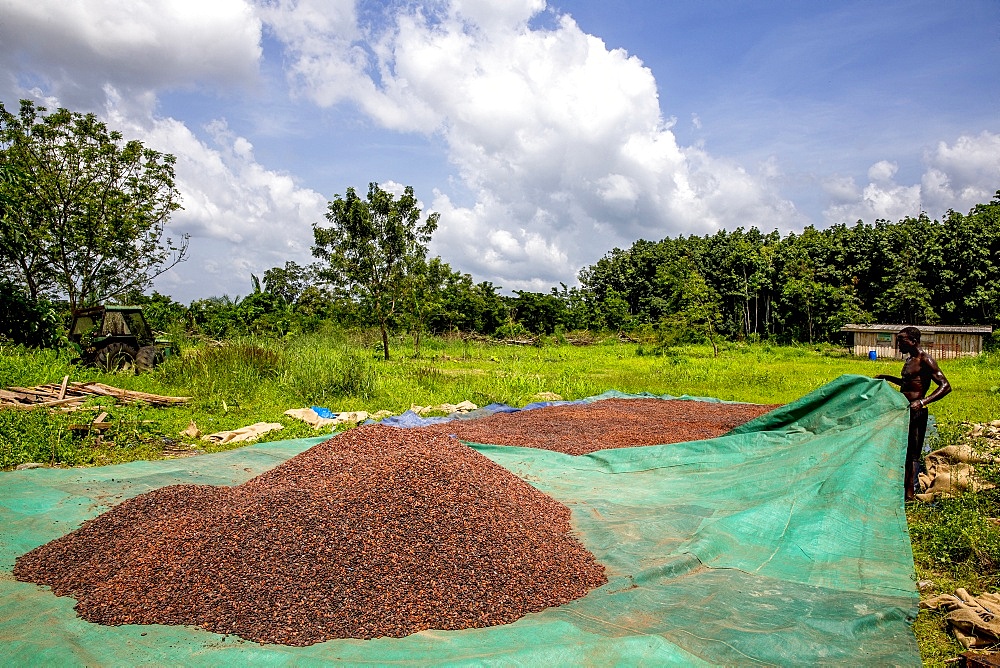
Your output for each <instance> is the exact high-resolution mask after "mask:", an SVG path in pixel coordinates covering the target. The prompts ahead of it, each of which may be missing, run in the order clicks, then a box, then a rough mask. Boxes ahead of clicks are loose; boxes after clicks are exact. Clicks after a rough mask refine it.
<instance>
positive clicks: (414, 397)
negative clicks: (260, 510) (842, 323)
mask: <svg viewBox="0 0 1000 668" xmlns="http://www.w3.org/2000/svg"><path fill="white" fill-rule="evenodd" d="M393 343H394V347H393V350H392V357H393V359H391V360H389V361H388V362H386V361H383V360H382V359H381V350H380V343H379V342H378V340H377V339H376V337H375V336H372V335H368V334H365V333H357V334H350V335H349V334H344V333H339V332H331V333H326V334H316V335H310V336H303V337H298V338H291V339H285V340H280V341H277V340H267V339H240V340H234V341H229V342H226V343H225V344H224V345H221V346H208V345H195V346H190V345H189V346H187V348H186V350H185V352H184V354H183V355H182V356H181V357H180V358H175V359H171V360H168V361H167V363H165V364H163V365H162V366H161V367H159V368H157V369H155V370H154V371H153V372H150V373H147V374H143V375H139V376H136V375H133V374H131V373H129V372H122V373H118V374H106V373H101V372H98V371H96V370H93V369H81V368H77V367H74V366H73V365H71V364H70V355H69V353H67V352H65V351H62V352H57V351H29V350H25V349H22V348H19V347H13V346H9V345H3V344H0V387H10V386H22V387H23V386H33V385H40V384H44V383H59V382H60V381H61V380H62V378H63V377H64V376H67V375H68V376H70V379H71V380H73V381H89V380H98V381H100V382H103V383H106V384H108V385H113V386H115V387H120V388H124V389H132V390H139V391H142V392H149V393H154V394H165V395H173V396H186V397H190V401H189V402H188V403H186V404H184V405H181V406H176V407H170V408H152V407H149V406H142V405H139V406H123V405H118V404H117V403H115V402H114V401H111V400H108V399H101V400H98V399H93V400H90V401H88V405H87V406H86V407H85V409H83V410H81V411H76V412H72V413H62V412H47V411H44V410H30V411H29V410H10V409H8V410H0V469H10V468H13V467H15V466H17V465H18V464H21V463H24V462H40V463H46V464H57V465H72V466H88V465H104V464H112V463H119V462H125V461H131V460H135V459H155V458H160V457H162V456H164V447H165V446H170V447H176V446H177V445H179V444H184V443H187V444H189V445H190V446H191V447H198V448H199V449H200V450H201V451H205V452H211V451H214V450H217V449H222V448H229V447H238V445H235V446H234V445H229V446H212V445H208V444H206V443H204V442H202V441H194V440H191V439H185V438H183V437H181V436H179V432H180V431H181V430H183V429H184V428H185V427H187V425H188V424H189V422H191V421H194V422H195V423H196V424H197V425H198V427H199V428H200V429H201V430H202V431H203V432H205V433H209V432H214V431H220V430H225V429H235V428H238V427H242V426H245V425H248V424H251V423H254V422H260V421H266V422H281V423H282V424H283V425H284V429H283V430H281V431H278V432H272V433H270V434H268V435H266V436H265V437H264V440H278V439H286V438H296V437H301V436H307V435H313V432H312V430H311V429H310V428H309V427H308V426H306V425H305V424H304V423H301V422H298V421H296V420H293V419H291V418H288V417H285V416H283V415H282V413H283V412H284V411H285V410H287V409H290V408H301V407H306V406H313V405H317V406H324V407H327V408H329V409H331V410H333V411H334V412H341V411H354V410H365V411H369V412H375V411H378V410H389V411H392V412H393V413H401V412H403V411H404V410H406V409H408V408H409V407H410V406H411V405H413V404H417V405H422V406H429V405H437V404H441V403H458V402H460V401H463V400H469V401H472V402H473V403H475V404H477V405H480V406H482V405H486V404H489V403H492V402H503V403H508V404H511V405H514V406H523V405H524V404H526V403H528V402H530V401H532V400H534V399H535V398H536V395H538V394H540V393H556V394H558V395H560V396H561V397H562V398H564V399H579V398H583V397H587V396H592V395H596V394H600V393H601V392H604V391H605V390H609V389H614V390H619V391H622V392H629V393H639V392H650V393H653V394H657V395H662V394H669V395H674V396H681V395H690V396H704V397H716V398H719V399H724V400H730V401H744V402H752V403H764V404H778V403H787V402H790V401H793V400H795V399H797V398H799V397H801V396H802V395H804V394H806V393H808V392H810V391H812V390H814V389H816V388H818V387H820V386H822V385H824V384H826V383H828V382H829V381H831V380H833V379H834V378H836V377H838V376H840V375H842V374H862V375H868V376H874V375H876V374H880V373H890V374H893V375H898V374H899V371H900V368H901V365H902V362H901V360H878V361H875V362H872V361H870V360H868V359H859V358H856V357H852V356H850V355H848V354H847V353H846V352H845V351H843V350H841V349H838V348H834V347H805V346H802V347H778V346H770V345H767V344H754V345H749V344H746V345H743V344H729V345H725V346H723V348H722V349H721V350H720V354H719V356H718V357H714V356H713V355H712V350H711V348H710V347H709V346H707V345H706V346H687V347H680V348H674V349H670V350H666V351H651V350H650V349H649V348H648V346H643V345H640V344H633V343H621V342H619V341H618V340H617V339H609V340H608V341H605V342H602V341H597V342H595V343H594V344H593V345H589V346H579V347H578V346H573V345H569V344H566V343H560V342H559V340H558V339H556V338H553V339H551V340H550V341H548V342H547V343H545V344H543V345H540V346H510V345H501V344H489V343H482V342H476V341H468V340H462V339H460V338H457V337H456V338H451V339H438V338H431V339H425V340H424V342H423V344H422V349H421V354H420V355H419V356H415V355H414V351H413V348H412V345H411V342H410V340H409V339H398V338H397V339H395V340H394V342H393ZM998 362H1000V357H998V356H997V355H996V354H988V355H983V356H980V357H977V358H966V359H961V360H946V361H942V362H941V367H942V370H943V371H944V373H945V374H946V375H947V376H948V379H949V380H950V382H951V384H952V385H953V387H954V391H953V392H952V393H951V395H949V396H948V397H946V398H945V399H943V400H942V401H940V402H938V403H936V404H934V405H933V406H932V408H931V413H932V415H934V417H935V418H936V420H937V423H938V426H939V431H940V435H941V438H942V441H943V442H944V443H953V442H959V441H960V440H962V438H963V435H964V433H965V432H966V431H967V427H966V426H965V425H964V423H969V422H985V421H990V420H995V419H1000V363H998ZM100 411H107V412H108V413H110V416H111V417H110V420H111V421H112V423H113V426H112V427H111V428H110V429H108V430H107V431H105V432H104V434H102V435H97V434H86V433H80V432H78V431H73V430H71V429H70V427H71V426H72V425H74V424H81V423H86V422H88V421H89V420H92V419H93V417H94V416H95V415H96V414H97V413H98V412H100ZM991 473H995V472H991ZM995 504H996V496H995V494H994V493H993V492H981V493H979V494H968V495H966V496H965V497H963V498H961V499H957V500H954V501H945V502H937V503H935V504H919V503H918V504H913V505H912V506H911V507H910V508H908V518H909V520H910V527H911V537H912V538H913V547H914V555H915V560H916V569H917V570H916V577H917V578H918V580H926V581H930V582H931V583H932V584H931V585H930V586H928V587H927V588H926V589H925V591H923V592H922V595H926V594H929V593H938V592H949V593H950V592H951V591H953V590H954V587H956V586H965V587H967V588H968V589H969V590H970V591H972V592H978V591H982V590H984V589H990V590H995V588H996V586H997V584H998V582H997V573H998V572H1000V529H998V528H997V525H996V524H995V523H993V522H990V521H989V520H990V518H991V515H992V514H995V511H994V510H993V508H995V507H996V506H995ZM915 629H916V633H917V638H918V642H919V643H920V647H921V651H922V652H923V655H924V660H925V663H926V665H942V666H943V665H946V663H945V662H946V661H947V660H948V659H949V658H952V657H954V656H956V655H957V654H958V653H960V652H961V651H962V647H961V646H960V645H958V644H957V643H956V642H955V641H954V640H953V639H951V637H950V636H948V635H947V633H946V632H945V631H944V625H943V621H942V619H941V616H940V615H938V614H936V613H927V612H921V615H920V617H919V618H918V621H917V624H916V627H915Z"/></svg>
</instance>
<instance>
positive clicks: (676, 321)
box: [661, 257, 722, 357]
mask: <svg viewBox="0 0 1000 668" xmlns="http://www.w3.org/2000/svg"><path fill="white" fill-rule="evenodd" d="M661 277H662V278H663V279H664V280H666V281H668V282H670V283H672V284H673V286H674V291H673V295H674V296H673V300H672V302H673V303H672V304H671V306H672V309H671V310H672V313H671V315H669V316H667V317H666V318H665V322H666V324H667V325H668V326H669V327H671V328H674V329H681V330H684V331H686V332H688V333H690V334H696V335H700V336H703V337H704V338H707V339H708V342H709V343H710V344H712V353H713V355H714V356H715V357H718V356H719V344H718V337H719V324H720V323H721V321H722V312H721V308H720V307H721V304H722V300H721V298H720V296H719V293H718V292H716V291H715V289H714V288H712V286H710V285H709V284H708V282H707V281H706V280H705V277H704V276H703V275H702V273H701V271H699V270H698V268H697V266H695V264H694V262H693V261H692V260H691V258H687V257H685V258H681V259H679V260H678V261H676V262H674V263H671V264H670V265H667V266H664V267H663V268H662V270H661Z"/></svg>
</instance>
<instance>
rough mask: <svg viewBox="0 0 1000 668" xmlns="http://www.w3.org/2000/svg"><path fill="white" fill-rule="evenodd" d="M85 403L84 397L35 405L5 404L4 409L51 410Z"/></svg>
mask: <svg viewBox="0 0 1000 668" xmlns="http://www.w3.org/2000/svg"><path fill="white" fill-rule="evenodd" d="M74 402H75V403H83V397H70V398H69V399H55V400H53V401H39V402H37V403H34V404H3V405H2V406H0V407H2V408H14V409H17V410H31V409H32V408H51V407H52V406H67V405H69V404H72V403H74Z"/></svg>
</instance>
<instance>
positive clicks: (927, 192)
mask: <svg viewBox="0 0 1000 668" xmlns="http://www.w3.org/2000/svg"><path fill="white" fill-rule="evenodd" d="M923 161H924V167H925V170H924V173H923V175H922V176H921V177H920V182H919V183H913V184H899V183H896V181H895V175H896V171H897V166H896V164H895V163H893V162H889V161H887V160H881V161H879V162H877V163H875V164H874V165H872V166H871V167H870V168H869V170H868V178H869V179H871V181H870V182H869V183H868V184H867V185H866V186H864V187H863V188H858V187H857V186H856V185H855V183H854V181H853V179H850V178H843V177H841V178H835V179H830V180H829V181H828V182H827V183H826V190H827V193H828V194H830V195H832V196H833V198H834V201H835V202H836V203H835V204H833V205H832V206H830V207H829V208H827V209H826V210H825V211H824V217H825V219H826V221H827V222H828V223H853V222H855V221H858V220H863V221H865V222H867V223H872V222H874V221H875V220H878V219H884V220H890V221H897V220H900V219H902V218H905V217H907V216H916V215H918V214H919V213H921V212H925V213H927V214H928V215H930V216H931V217H932V218H940V217H941V216H942V215H944V213H945V212H946V211H947V210H948V209H954V210H955V211H959V212H961V213H965V212H966V211H968V210H970V209H971V208H972V207H973V206H975V205H976V204H982V203H986V202H989V201H991V200H992V199H993V197H994V195H995V194H996V192H997V190H998V189H1000V135H998V134H993V133H991V132H982V133H980V134H978V135H974V136H970V135H963V136H961V137H959V138H958V139H957V140H956V141H955V143H954V144H947V143H946V142H939V143H938V145H937V146H936V147H935V148H933V149H931V150H928V151H927V152H926V153H925V154H924V159H923Z"/></svg>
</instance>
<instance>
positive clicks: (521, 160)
mask: <svg viewBox="0 0 1000 668" xmlns="http://www.w3.org/2000/svg"><path fill="white" fill-rule="evenodd" d="M311 5H312V2H311V1H309V2H307V1H305V0H303V1H301V2H298V3H287V4H282V5H281V7H283V9H284V11H283V12H281V13H280V14H276V15H273V16H272V17H271V18H269V19H268V20H269V21H273V25H274V26H275V31H276V34H277V35H278V37H279V38H280V39H282V40H284V41H285V43H286V51H287V53H289V54H291V55H292V62H291V64H290V66H289V71H290V77H291V80H292V81H293V83H295V84H297V85H298V86H299V87H300V90H301V91H302V94H304V95H309V96H311V97H312V98H313V99H314V100H315V101H316V102H317V103H320V104H333V103H335V102H340V101H344V100H351V101H353V102H355V103H356V104H358V105H359V107H360V108H362V109H363V110H365V111H366V112H367V113H368V114H370V116H371V117H372V118H374V119H375V120H376V121H377V122H379V123H381V124H382V125H383V126H384V127H387V128H392V129H396V130H403V131H412V132H423V133H433V134H435V135H437V136H439V137H441V138H442V140H443V141H444V142H445V143H446V145H447V149H448V158H449V160H450V161H451V163H452V164H454V165H455V167H456V169H457V170H458V174H459V177H460V179H461V182H462V185H463V186H464V190H465V192H467V193H469V194H470V195H471V197H470V201H465V202H462V201H456V200H455V198H454V197H453V196H452V195H450V194H439V195H438V196H437V197H436V199H435V200H434V202H433V203H432V207H433V209H434V210H435V211H438V212H440V213H441V214H442V217H441V226H440V228H439V230H438V232H437V235H436V237H435V244H434V246H433V248H434V249H435V250H439V251H441V252H442V254H443V255H445V259H447V260H448V261H450V262H452V263H453V264H459V265H461V266H462V267H463V269H466V270H468V271H471V272H472V273H473V274H476V275H482V276H484V277H485V278H489V279H490V280H493V281H494V282H497V283H499V284H501V285H503V287H505V288H507V289H515V288H525V289H534V288H538V287H544V285H549V286H551V285H553V284H554V283H556V282H558V281H565V280H572V277H574V276H575V274H576V272H577V271H578V270H579V269H580V268H581V267H582V266H584V265H586V264H590V263H592V262H594V261H596V260H597V259H599V257H600V256H601V255H603V254H604V253H605V252H607V251H608V250H610V249H611V248H613V247H615V246H617V245H623V244H624V245H627V244H630V243H631V242H632V241H634V240H636V239H637V238H640V237H645V238H655V239H659V238H663V237H666V236H672V235H674V234H677V233H709V232H714V231H715V230H717V229H719V228H721V227H730V228H734V227H737V226H741V225H742V226H744V227H748V226H750V225H758V226H760V227H762V228H766V229H773V228H774V227H781V228H785V229H787V228H790V227H792V226H793V225H795V224H797V223H801V222H802V217H801V216H800V215H799V214H798V212H797V211H796V210H795V207H794V206H793V205H792V204H791V203H790V202H789V201H787V200H785V199H783V198H782V197H780V196H779V195H778V193H777V190H776V188H774V187H772V186H771V180H770V179H771V176H772V175H773V173H774V171H775V168H774V165H770V164H769V165H765V166H762V168H761V169H760V170H758V171H749V170H747V169H745V168H742V167H740V166H739V165H736V164H733V163H731V162H729V161H726V160H719V159H717V158H715V157H713V156H711V155H710V154H708V153H707V152H706V151H704V150H703V149H700V148H695V147H690V148H686V147H682V146H679V145H678V143H677V141H676V138H675V136H674V134H673V132H672V131H671V126H672V123H673V121H672V120H671V121H666V120H664V118H663V116H662V114H661V110H660V103H659V98H658V95H657V90H656V82H655V80H654V77H653V74H652V72H651V71H650V70H649V69H648V68H647V67H645V66H644V65H643V63H642V62H641V61H640V60H639V59H638V58H636V57H634V56H631V55H629V54H628V53H626V52H625V51H623V50H621V49H609V48H608V47H607V46H606V45H605V44H604V42H603V41H601V40H600V39H598V38H597V37H594V36H592V35H588V34H586V33H584V32H583V31H582V30H580V28H579V26H578V25H577V24H576V23H575V22H574V21H573V19H572V18H571V17H569V16H568V15H557V16H556V17H555V22H554V24H553V25H554V27H553V28H551V29H541V28H533V27H531V26H530V20H531V19H532V18H533V17H534V16H536V15H537V14H538V13H539V12H541V11H543V10H545V9H546V6H545V3H544V2H542V1H541V0H520V1H518V2H511V3H495V2H486V1H485V0H478V1H474V0H461V1H459V0H454V1H452V2H439V3H428V4H425V5H422V6H421V8H420V9H419V10H413V11H411V10H409V9H408V8H407V6H405V5H402V4H400V5H397V6H395V13H394V14H392V15H390V16H386V17H384V18H385V21H384V22H383V23H380V24H369V25H368V26H367V27H366V28H365V29H364V30H360V31H359V32H352V31H350V30H348V29H347V27H345V26H340V25H338V26H330V27H327V28H325V35H326V36H325V37H324V38H322V39H317V40H314V41H308V40H305V41H303V40H296V39H295V38H294V37H295V36H296V35H299V34H301V33H302V32H303V31H304V30H305V28H304V25H305V21H307V20H308V16H311V14H312V12H311V10H309V7H310V6H311ZM272 7H274V5H272ZM300 14H301V15H302V16H299V15H300ZM312 34H315V33H312ZM359 39H363V40H365V44H366V45H367V47H368V48H362V46H361V45H360V44H359V42H358V41H357V40H359ZM443 249H447V253H444V251H443Z"/></svg>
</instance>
